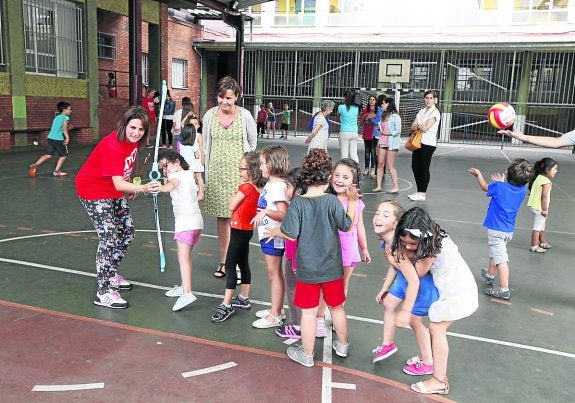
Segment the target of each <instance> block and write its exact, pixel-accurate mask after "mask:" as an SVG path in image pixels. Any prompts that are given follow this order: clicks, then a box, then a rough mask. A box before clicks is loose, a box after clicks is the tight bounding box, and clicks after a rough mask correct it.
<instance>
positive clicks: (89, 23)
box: [84, 0, 100, 140]
mask: <svg viewBox="0 0 575 403" xmlns="http://www.w3.org/2000/svg"><path fill="white" fill-rule="evenodd" d="M97 3H98V1H97V0H86V3H85V14H84V18H85V29H86V31H85V32H86V38H85V49H86V74H87V75H86V80H87V82H88V102H89V114H90V126H91V127H92V135H93V139H94V140H97V139H99V138H100V127H99V119H98V98H99V75H98V4H97Z"/></svg>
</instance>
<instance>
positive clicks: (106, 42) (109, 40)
mask: <svg viewBox="0 0 575 403" xmlns="http://www.w3.org/2000/svg"><path fill="white" fill-rule="evenodd" d="M98 57H99V58H100V59H111V60H116V36H114V35H110V34H105V33H103V32H98Z"/></svg>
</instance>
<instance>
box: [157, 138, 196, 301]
mask: <svg viewBox="0 0 575 403" xmlns="http://www.w3.org/2000/svg"><path fill="white" fill-rule="evenodd" d="M158 166H159V167H160V171H161V172H162V174H163V175H164V176H165V177H167V178H168V180H167V182H166V183H164V184H163V185H160V183H159V182H155V185H156V186H157V191H159V192H164V193H170V197H171V198H172V206H173V210H174V219H175V224H174V233H175V235H174V240H175V241H176V244H177V247H178V263H179V264H180V276H181V278H182V283H181V285H177V286H174V288H172V289H171V290H169V291H168V292H166V294H165V295H166V296H167V297H178V299H177V300H176V303H175V304H174V306H173V307H172V311H179V310H180V309H182V308H184V307H186V306H188V305H190V304H191V303H192V302H194V301H195V300H196V296H195V295H194V294H192V260H191V258H192V250H193V249H194V246H196V245H197V244H198V242H199V241H200V236H201V234H202V229H203V228H204V221H203V219H202V213H201V211H200V206H199V204H198V191H199V189H198V185H197V184H196V181H195V179H194V172H192V171H191V170H190V166H189V165H188V163H187V162H186V160H185V159H184V157H183V156H181V155H180V154H178V153H177V152H176V151H174V150H172V149H166V150H162V152H161V153H160V155H159V157H158ZM153 191H156V190H153Z"/></svg>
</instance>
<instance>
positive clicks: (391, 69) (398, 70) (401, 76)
mask: <svg viewBox="0 0 575 403" xmlns="http://www.w3.org/2000/svg"><path fill="white" fill-rule="evenodd" d="M410 72H411V60H409V59H380V60H379V77H378V80H377V81H378V82H379V83H408V82H409V76H410Z"/></svg>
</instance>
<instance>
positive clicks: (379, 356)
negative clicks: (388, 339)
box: [373, 343, 397, 364]
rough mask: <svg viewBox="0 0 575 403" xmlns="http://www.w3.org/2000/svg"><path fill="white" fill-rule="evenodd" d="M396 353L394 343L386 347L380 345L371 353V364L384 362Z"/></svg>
mask: <svg viewBox="0 0 575 403" xmlns="http://www.w3.org/2000/svg"><path fill="white" fill-rule="evenodd" d="M396 351H397V346H396V345H395V344H394V343H391V344H388V345H387V346H384V345H381V346H377V347H376V348H375V350H373V353H375V355H374V356H373V363H374V364H375V363H376V362H379V361H381V360H385V359H386V358H387V357H389V356H391V355H392V354H394V353H395V352H396Z"/></svg>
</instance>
